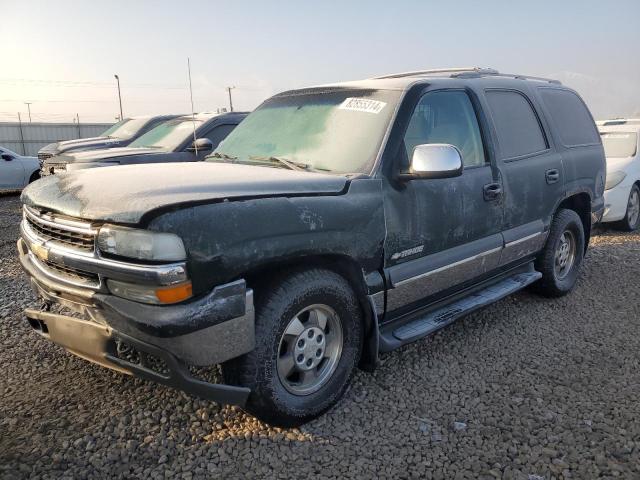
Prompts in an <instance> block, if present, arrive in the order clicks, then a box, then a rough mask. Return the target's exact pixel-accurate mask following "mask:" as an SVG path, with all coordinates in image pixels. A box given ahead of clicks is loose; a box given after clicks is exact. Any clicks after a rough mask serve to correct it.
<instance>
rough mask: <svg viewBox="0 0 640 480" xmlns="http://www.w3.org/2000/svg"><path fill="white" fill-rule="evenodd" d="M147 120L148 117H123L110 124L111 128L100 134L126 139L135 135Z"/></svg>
mask: <svg viewBox="0 0 640 480" xmlns="http://www.w3.org/2000/svg"><path fill="white" fill-rule="evenodd" d="M148 121H149V119H148V118H125V119H124V120H122V121H120V122H118V123H116V124H115V125H112V126H111V128H109V129H107V131H106V132H104V133H103V134H102V136H103V137H113V138H121V139H122V140H128V139H130V138H131V137H133V136H135V135H136V133H138V132H139V131H140V129H141V128H142V127H144V126H145V125H146V124H147V122H148Z"/></svg>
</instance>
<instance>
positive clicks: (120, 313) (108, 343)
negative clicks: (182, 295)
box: [18, 239, 255, 405]
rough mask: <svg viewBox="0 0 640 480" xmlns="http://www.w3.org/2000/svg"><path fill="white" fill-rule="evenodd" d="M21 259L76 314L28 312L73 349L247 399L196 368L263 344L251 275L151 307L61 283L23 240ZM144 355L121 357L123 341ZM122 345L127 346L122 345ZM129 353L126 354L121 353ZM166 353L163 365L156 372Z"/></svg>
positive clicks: (234, 399) (43, 292)
mask: <svg viewBox="0 0 640 480" xmlns="http://www.w3.org/2000/svg"><path fill="white" fill-rule="evenodd" d="M18 251H19V254H20V263H21V264H22V267H23V269H24V270H25V271H26V272H27V274H28V275H29V277H30V279H31V285H32V287H33V289H34V290H35V291H36V293H37V295H38V297H39V298H41V299H42V300H43V302H44V304H45V306H47V307H49V306H52V305H59V306H60V307H62V308H63V309H67V310H69V311H70V314H69V315H67V314H66V312H65V314H60V313H52V312H49V311H37V310H27V311H25V315H26V316H27V318H28V320H29V323H30V324H31V326H32V327H33V328H34V329H35V330H36V331H37V332H38V333H39V334H41V335H43V336H45V337H46V338H48V339H49V340H51V341H53V342H54V343H56V344H58V345H61V346H62V347H64V348H65V349H67V350H68V351H69V352H71V353H74V354H76V355H78V356H80V357H82V358H85V359H87V360H89V361H92V362H95V363H99V364H101V365H103V366H106V367H109V368H113V369H115V370H119V371H121V372H125V373H129V374H132V375H135V376H138V377H141V378H145V379H148V380H153V381H156V382H159V383H162V384H165V385H169V386H172V387H174V388H178V389H181V390H184V391H186V392H188V393H191V394H194V395H198V396H201V397H204V398H207V399H210V400H213V401H216V402H221V403H233V404H240V405H242V404H243V403H244V401H245V400H246V397H247V395H248V394H249V391H248V390H247V389H243V388H238V387H231V386H227V385H220V384H213V383H208V382H203V381H200V380H198V379H196V378H194V377H193V376H192V375H191V374H190V370H189V366H196V367H203V366H211V365H215V364H219V363H222V362H225V361H227V360H230V359H231V358H235V357H238V356H240V355H243V354H245V353H247V352H249V351H251V350H252V349H253V348H254V346H255V338H254V335H255V332H254V330H255V326H254V318H255V314H254V308H253V292H252V290H250V289H247V288H246V284H245V282H244V280H238V281H236V282H232V283H228V284H226V285H220V286H218V287H216V288H214V289H213V290H212V291H211V292H209V293H208V294H206V295H205V296H203V297H200V298H197V299H194V300H192V301H190V302H187V303H183V304H177V305H171V306H157V305H144V304H140V303H137V302H133V301H130V300H126V299H123V298H119V297H115V296H113V295H109V294H106V293H101V292H96V291H92V290H89V289H83V288H79V287H72V286H69V285H65V284H62V283H59V282H57V281H56V280H55V279H53V278H51V277H50V276H48V275H46V274H45V273H43V272H42V271H41V269H39V268H38V267H37V266H36V265H35V262H36V260H35V259H33V257H32V255H30V252H29V249H28V248H27V247H26V244H25V243H24V241H23V240H22V239H20V240H18ZM119 345H120V346H121V347H122V345H124V346H125V347H122V348H124V349H125V350H127V349H133V350H135V351H136V352H137V354H136V355H137V357H138V359H139V360H140V361H139V362H138V363H135V362H132V361H130V359H127V358H128V357H123V356H119V355H118V353H119V350H118V346H119ZM122 348H120V350H122ZM120 353H122V352H120ZM148 358H154V359H160V360H161V361H162V362H161V363H162V364H163V365H164V366H163V369H162V371H161V372H159V371H155V370H154V369H153V368H152V366H153V365H154V364H156V363H157V362H155V360H154V361H153V362H148V361H147V362H145V359H148Z"/></svg>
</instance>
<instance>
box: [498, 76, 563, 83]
mask: <svg viewBox="0 0 640 480" xmlns="http://www.w3.org/2000/svg"><path fill="white" fill-rule="evenodd" d="M497 75H498V76H500V77H511V78H515V79H518V80H537V81H539V82H549V83H554V84H556V85H562V82H561V81H560V80H555V79H553V78H544V77H533V76H531V75H519V74H517V73H499V74H497Z"/></svg>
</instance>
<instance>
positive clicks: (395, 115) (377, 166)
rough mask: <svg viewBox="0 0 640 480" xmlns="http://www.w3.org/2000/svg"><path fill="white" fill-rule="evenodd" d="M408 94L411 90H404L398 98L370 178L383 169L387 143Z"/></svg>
mask: <svg viewBox="0 0 640 480" xmlns="http://www.w3.org/2000/svg"><path fill="white" fill-rule="evenodd" d="M412 86H413V84H412V85H409V87H412ZM379 90H394V91H397V90H396V89H392V88H380V89H379ZM408 92H409V88H404V89H403V90H402V93H401V94H400V97H398V101H397V102H396V107H395V109H394V110H393V114H392V115H391V117H390V118H389V123H388V125H387V129H386V131H385V132H384V135H383V136H382V141H381V142H380V148H379V149H378V154H377V155H376V159H375V160H374V162H373V165H372V166H371V171H370V172H369V173H368V176H369V177H373V176H376V175H377V173H378V171H379V170H380V168H381V165H382V156H383V155H384V151H385V150H386V148H387V143H388V142H389V138H390V137H391V130H392V129H393V127H394V125H395V124H396V119H397V118H398V114H399V112H400V107H401V106H402V105H403V104H404V101H405V99H406V98H407V93H408Z"/></svg>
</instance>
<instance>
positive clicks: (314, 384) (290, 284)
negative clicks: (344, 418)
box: [222, 269, 362, 427]
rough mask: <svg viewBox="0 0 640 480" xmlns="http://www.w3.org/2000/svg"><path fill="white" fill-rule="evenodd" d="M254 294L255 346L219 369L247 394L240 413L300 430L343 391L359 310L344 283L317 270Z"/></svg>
mask: <svg viewBox="0 0 640 480" xmlns="http://www.w3.org/2000/svg"><path fill="white" fill-rule="evenodd" d="M257 290H260V291H256V332H255V333H256V347H255V349H254V350H252V351H251V352H249V353H248V354H246V355H243V356H241V357H238V358H235V359H233V360H230V361H228V362H226V363H225V364H224V365H222V371H223V375H224V379H225V382H227V383H229V384H232V385H241V386H244V387H249V388H250V389H251V395H250V396H249V400H248V402H247V404H246V406H245V409H246V410H247V411H248V412H249V413H251V414H253V415H255V416H256V417H258V418H260V419H261V420H264V421H266V422H268V423H271V424H275V425H280V426H287V427H289V426H297V425H300V424H302V423H304V422H306V421H308V420H310V419H312V418H314V417H316V416H318V415H320V414H321V413H323V412H324V411H326V410H327V409H329V408H330V407H331V406H333V405H334V404H335V403H336V402H337V401H338V400H339V399H340V397H341V396H342V394H343V393H344V391H345V390H346V388H347V386H348V384H349V381H350V379H351V376H352V374H353V371H354V368H355V366H356V365H357V362H358V360H359V357H360V352H361V349H362V323H361V317H362V314H361V312H360V307H359V305H358V302H357V300H356V298H355V294H354V293H353V290H352V289H351V287H350V285H349V284H348V282H347V281H346V280H345V279H344V278H343V277H341V276H340V275H338V274H336V273H334V272H331V271H328V270H322V269H314V270H305V271H299V272H296V273H293V274H291V275H288V276H287V277H284V278H282V279H281V280H279V281H276V282H273V283H270V284H269V285H266V289H265V288H262V289H257Z"/></svg>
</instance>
